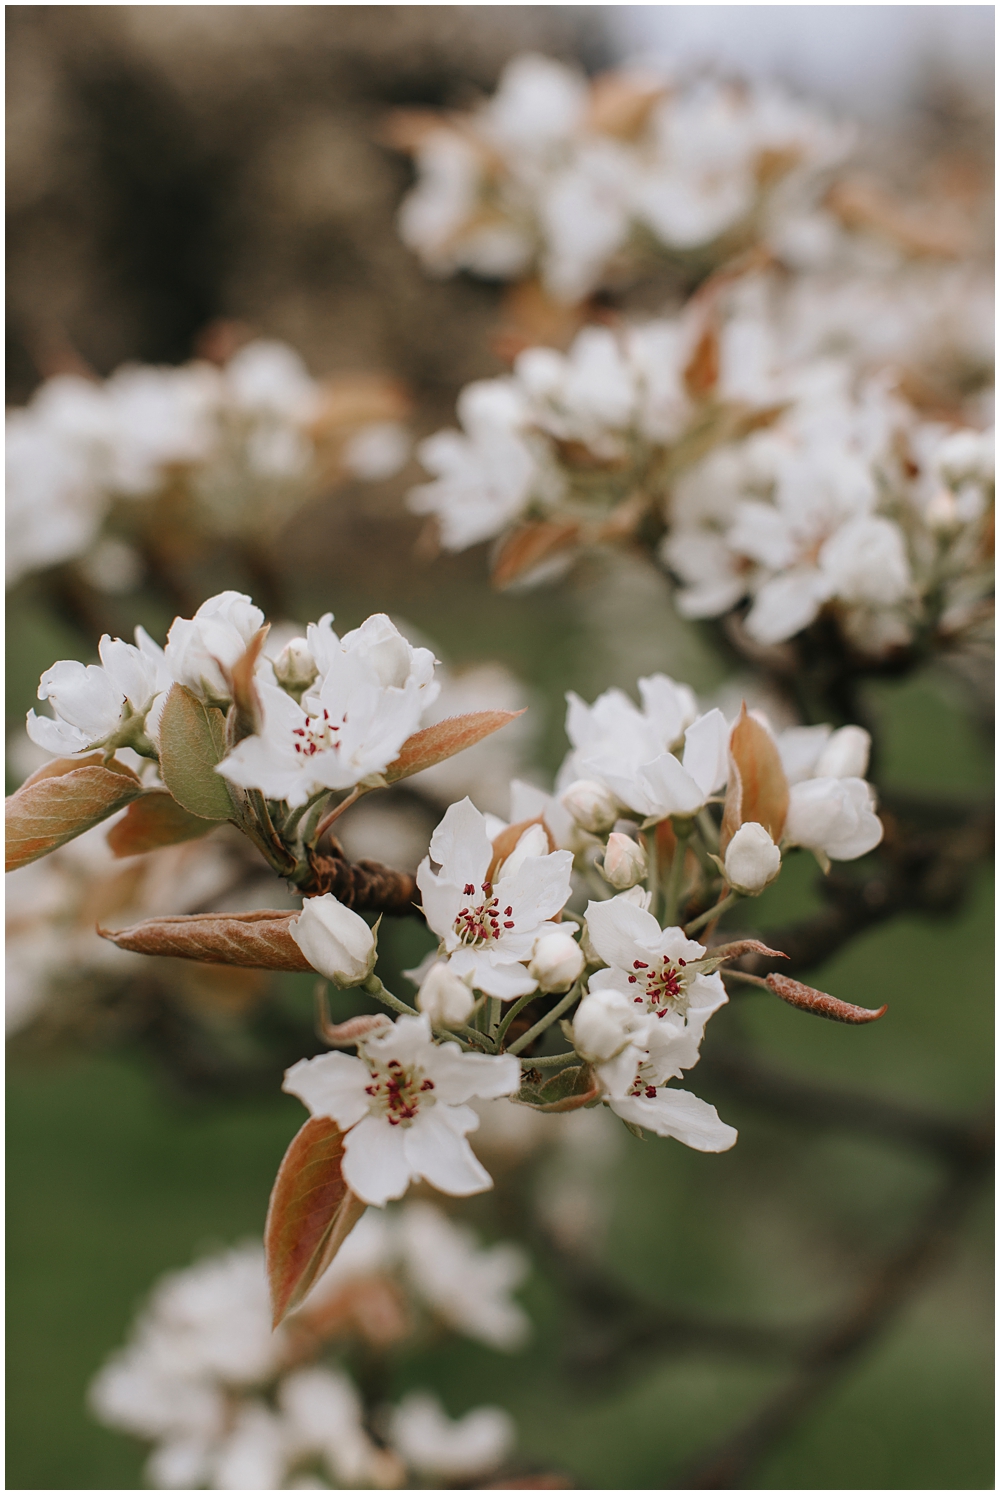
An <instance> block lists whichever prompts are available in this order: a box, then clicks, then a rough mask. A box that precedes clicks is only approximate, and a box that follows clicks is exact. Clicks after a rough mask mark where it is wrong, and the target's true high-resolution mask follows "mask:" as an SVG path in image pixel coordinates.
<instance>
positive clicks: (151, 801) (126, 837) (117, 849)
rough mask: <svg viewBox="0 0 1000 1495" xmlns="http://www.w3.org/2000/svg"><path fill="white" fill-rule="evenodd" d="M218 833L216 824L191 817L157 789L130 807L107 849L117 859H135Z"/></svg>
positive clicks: (114, 826)
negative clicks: (157, 850)
mask: <svg viewBox="0 0 1000 1495" xmlns="http://www.w3.org/2000/svg"><path fill="white" fill-rule="evenodd" d="M214 829H215V822H214V821H212V820H203V819H202V817H201V816H200V815H192V814H191V813H190V812H189V811H188V810H185V808H184V806H183V805H179V804H178V803H177V801H176V800H175V799H174V797H173V795H172V794H167V793H166V792H165V791H163V790H160V789H157V790H154V791H153V792H152V793H151V794H144V795H143V797H142V799H137V800H135V801H134V803H133V804H131V805H129V807H128V811H127V813H126V814H125V815H124V816H123V817H122V819H121V820H119V821H117V822H116V823H115V824H114V825H113V826H112V827H111V829H110V830H109V831H108V845H109V846H110V847H111V850H112V851H113V852H114V854H115V856H116V857H134V856H138V855H139V853H140V852H143V851H156V849H157V847H159V846H176V845H177V844H178V843H179V842H181V841H193V840H194V839H195V838H196V837H197V836H205V835H207V834H208V832H209V831H210V830H214Z"/></svg>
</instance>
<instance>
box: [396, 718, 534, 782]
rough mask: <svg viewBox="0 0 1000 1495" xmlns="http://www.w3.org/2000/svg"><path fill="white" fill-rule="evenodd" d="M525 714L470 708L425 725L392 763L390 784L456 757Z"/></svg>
mask: <svg viewBox="0 0 1000 1495" xmlns="http://www.w3.org/2000/svg"><path fill="white" fill-rule="evenodd" d="M523 715H524V711H523V710H521V711H469V712H466V714H465V715H464V716H449V717H447V718H446V719H445V720H444V721H443V722H435V724H434V725H433V727H424V729H423V731H422V732H414V734H413V736H412V737H408V738H407V739H406V741H405V742H404V743H403V746H402V748H401V750H400V754H399V757H398V758H396V759H394V761H393V762H392V763H390V764H389V767H388V768H387V769H386V771H385V773H384V775H383V777H384V779H385V781H386V783H387V784H395V783H396V781H397V779H408V778H409V777H410V775H411V774H415V773H419V772H420V770H421V769H423V768H431V767H433V765H434V764H435V763H443V762H444V760H445V758H453V757H454V755H455V754H456V753H460V752H462V751H463V749H465V748H468V747H472V746H473V744H474V743H477V742H481V741H482V740H483V738H484V737H489V736H490V734H491V733H492V732H498V731H499V730H500V728H501V727H505V726H506V725H507V723H508V722H512V721H513V720H514V719H515V717H518V716H523Z"/></svg>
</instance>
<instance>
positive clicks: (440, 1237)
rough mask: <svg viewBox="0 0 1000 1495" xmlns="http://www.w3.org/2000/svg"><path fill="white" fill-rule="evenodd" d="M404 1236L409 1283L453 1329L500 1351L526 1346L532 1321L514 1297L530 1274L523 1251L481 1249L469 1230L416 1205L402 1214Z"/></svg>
mask: <svg viewBox="0 0 1000 1495" xmlns="http://www.w3.org/2000/svg"><path fill="white" fill-rule="evenodd" d="M399 1232H400V1241H401V1247H402V1252H403V1260H404V1263H405V1266H406V1271H407V1274H408V1278H409V1280H410V1281H411V1282H412V1284H413V1286H414V1287H415V1288H416V1289H417V1291H418V1292H419V1293H420V1295H421V1297H422V1298H423V1299H424V1300H425V1301H426V1302H427V1303H428V1304H429V1305H430V1306H431V1307H432V1308H433V1309H434V1311H435V1313H436V1314H437V1315H438V1317H439V1318H441V1319H443V1320H444V1322H445V1323H446V1324H448V1325H449V1327H450V1328H452V1329H454V1330H456V1331H457V1332H458V1333H460V1334H465V1335H468V1337H469V1338H471V1339H478V1340H481V1341H482V1343H483V1344H488V1345H491V1346H492V1347H493V1348H494V1349H497V1350H516V1349H519V1348H520V1347H521V1346H522V1345H523V1344H524V1343H525V1341H526V1340H527V1338H528V1336H529V1334H530V1331H531V1325H530V1321H529V1319H528V1316H527V1314H526V1313H525V1312H524V1310H523V1309H522V1308H521V1307H520V1306H519V1305H518V1304H517V1303H516V1302H515V1301H514V1300H513V1298H512V1297H511V1293H512V1292H513V1291H514V1289H515V1288H516V1287H519V1286H520V1284H521V1283H522V1282H523V1281H524V1279H525V1277H526V1276H527V1274H528V1259H527V1257H526V1256H525V1254H524V1252H523V1251H521V1250H520V1248H519V1247H517V1246H515V1245H513V1244H511V1243H510V1242H500V1243H499V1244H498V1245H495V1246H487V1247H479V1246H477V1244H476V1239H475V1236H474V1235H473V1233H472V1231H471V1230H470V1229H469V1228H468V1226H465V1225H461V1224H459V1223H457V1222H456V1221H454V1220H450V1219H449V1218H448V1217H447V1215H444V1214H442V1212H441V1211H440V1210H438V1209H435V1208H434V1206H433V1205H430V1204H424V1203H419V1202H416V1201H414V1202H413V1203H412V1204H407V1205H406V1206H405V1207H404V1208H403V1209H402V1210H401V1211H400V1215H399Z"/></svg>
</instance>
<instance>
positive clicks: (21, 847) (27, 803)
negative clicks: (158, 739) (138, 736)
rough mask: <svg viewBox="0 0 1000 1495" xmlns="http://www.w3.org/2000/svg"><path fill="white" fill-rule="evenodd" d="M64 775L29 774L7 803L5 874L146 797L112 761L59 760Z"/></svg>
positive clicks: (131, 775) (129, 773)
mask: <svg viewBox="0 0 1000 1495" xmlns="http://www.w3.org/2000/svg"><path fill="white" fill-rule="evenodd" d="M56 763H60V764H65V763H69V764H70V765H71V766H70V767H69V768H68V769H67V770H64V771H62V772H55V773H53V772H51V770H52V769H53V768H54V766H55V765H54V764H46V765H45V767H46V769H47V770H50V771H49V772H47V773H42V774H38V775H32V777H31V779H29V780H28V781H27V782H26V783H24V784H22V785H21V787H20V789H17V790H16V791H15V792H14V793H13V794H12V795H10V797H9V798H8V800H7V802H6V811H5V819H6V825H7V834H6V870H7V871H8V872H13V871H15V870H16V869H17V868H18V867H24V866H27V864H28V863H29V862H35V861H37V860H38V858H39V857H43V856H46V855H47V854H48V853H49V852H50V851H55V849H56V847H57V846H64V845H65V843H66V842H67V841H72V840H73V839H74V838H75V837H76V836H80V835H82V834H83V832H84V831H89V830H90V828H91V826H94V825H99V824H100V822H101V821H102V820H107V818H108V816H109V815H114V814H115V812H116V811H118V810H122V809H124V808H125V806H126V805H128V804H131V802H132V801H133V800H134V799H138V798H139V796H140V795H142V794H145V793H146V790H145V789H144V788H143V786H142V785H141V784H140V782H139V780H138V779H137V778H136V776H135V774H134V773H133V772H132V770H131V769H129V768H126V767H125V766H124V764H121V763H116V762H115V761H114V760H112V761H111V762H110V763H108V764H104V763H101V762H97V763H95V762H94V761H93V760H92V759H87V760H86V761H83V760H74V759H65V758H60V759H56Z"/></svg>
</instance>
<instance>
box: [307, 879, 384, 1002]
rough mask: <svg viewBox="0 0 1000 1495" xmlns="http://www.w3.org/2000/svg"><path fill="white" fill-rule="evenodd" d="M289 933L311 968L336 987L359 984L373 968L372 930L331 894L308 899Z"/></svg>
mask: <svg viewBox="0 0 1000 1495" xmlns="http://www.w3.org/2000/svg"><path fill="white" fill-rule="evenodd" d="M289 933H290V934H291V936H292V939H293V940H294V941H295V943H296V944H297V945H298V947H299V949H300V950H301V951H302V954H303V955H304V956H305V958H306V960H308V962H309V964H310V965H311V966H312V968H313V970H315V971H319V973H320V975H321V976H326V977H327V978H328V980H330V981H332V982H333V983H334V984H335V985H336V986H339V987H342V988H347V987H351V986H360V985H361V983H362V982H363V981H365V980H367V978H368V977H369V976H370V975H371V973H372V971H373V970H374V969H375V956H376V941H375V932H374V930H372V929H369V927H368V925H367V924H366V923H365V921H364V919H362V917H361V915H360V914H356V913H355V912H354V910H353V909H350V908H346V907H345V906H344V904H342V903H340V902H339V901H338V900H337V899H336V898H334V896H333V894H332V893H324V894H323V896H322V897H321V898H309V899H307V900H306V902H305V904H304V905H303V908H302V912H301V914H300V915H299V917H298V918H297V919H293V920H292V922H291V923H290V925H289Z"/></svg>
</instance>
